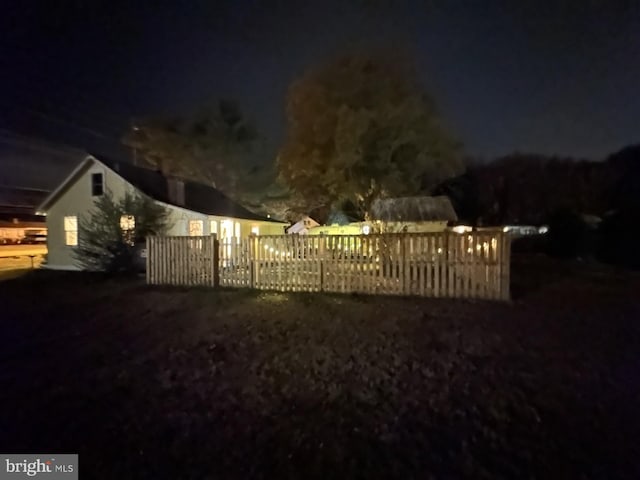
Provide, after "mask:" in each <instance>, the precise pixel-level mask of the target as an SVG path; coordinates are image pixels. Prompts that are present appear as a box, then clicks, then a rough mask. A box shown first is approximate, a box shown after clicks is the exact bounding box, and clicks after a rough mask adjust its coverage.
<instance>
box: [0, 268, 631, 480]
mask: <svg viewBox="0 0 640 480" xmlns="http://www.w3.org/2000/svg"><path fill="white" fill-rule="evenodd" d="M512 279H513V285H512V290H513V295H514V300H513V301H512V302H509V303H499V302H485V301H462V300H435V299H419V298H394V297H366V296H348V295H347V296H340V295H321V294H279V293H267V292H250V291H232V290H222V291H212V290H207V289H183V288H155V287H148V286H146V285H144V284H143V282H142V281H140V280H122V279H106V278H102V277H97V276H91V275H86V274H77V273H76V274H62V273H54V272H34V273H30V274H27V275H24V276H22V277H20V278H17V279H12V280H6V281H3V282H0V302H1V310H0V311H1V313H0V386H1V387H0V451H2V452H7V453H9V452H20V453H26V452H31V453H50V452H51V453H74V452H77V453H79V454H80V476H81V478H105V479H107V478H108V479H128V478H136V479H140V478H153V479H162V478H172V479H188V478H194V479H204V478H242V479H253V478H278V479H287V478H304V479H315V478H317V479H328V478H363V479H364V478H366V479H371V478H399V479H410V478H420V479H422V478H446V479H452V478H474V479H478V478H505V479H513V478H544V479H549V478H572V479H573V478H603V479H614V478H615V479H620V478H640V466H639V464H640V460H639V459H640V436H639V434H640V413H639V412H640V410H639V408H640V407H639V405H640V403H639V400H640V328H639V324H638V322H639V321H640V275H638V274H633V273H630V272H623V271H616V270H613V269H610V268H608V267H603V266H597V265H588V264H578V263H562V262H557V261H551V260H549V259H546V258H544V257H538V258H517V259H515V261H514V266H513V275H512Z"/></svg>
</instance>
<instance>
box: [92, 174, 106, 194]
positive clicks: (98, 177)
mask: <svg viewBox="0 0 640 480" xmlns="http://www.w3.org/2000/svg"><path fill="white" fill-rule="evenodd" d="M103 193H104V181H103V177H102V174H101V173H92V174H91V195H92V196H94V197H99V196H100V195H102V194H103Z"/></svg>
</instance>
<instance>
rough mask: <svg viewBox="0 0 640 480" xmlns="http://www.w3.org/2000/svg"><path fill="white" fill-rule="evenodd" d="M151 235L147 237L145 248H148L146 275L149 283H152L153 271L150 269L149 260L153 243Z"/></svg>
mask: <svg viewBox="0 0 640 480" xmlns="http://www.w3.org/2000/svg"><path fill="white" fill-rule="evenodd" d="M150 240H151V237H149V236H147V238H145V248H146V249H147V258H146V259H145V264H146V265H145V273H146V277H147V285H148V284H150V283H151V271H150V269H151V268H150V263H151V262H150V261H149V256H150V255H149V254H150V253H151V248H149V246H150V245H151V241H150Z"/></svg>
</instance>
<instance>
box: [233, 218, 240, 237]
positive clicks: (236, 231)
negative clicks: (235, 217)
mask: <svg viewBox="0 0 640 480" xmlns="http://www.w3.org/2000/svg"><path fill="white" fill-rule="evenodd" d="M234 226H235V237H236V239H239V238H240V223H239V222H236V224H235V225H234Z"/></svg>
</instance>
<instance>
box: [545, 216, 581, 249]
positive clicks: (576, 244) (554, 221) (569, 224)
mask: <svg viewBox="0 0 640 480" xmlns="http://www.w3.org/2000/svg"><path fill="white" fill-rule="evenodd" d="M589 230H590V229H589V226H588V225H587V224H586V222H585V221H584V220H583V219H582V217H581V216H580V215H579V214H577V213H575V212H573V211H571V210H566V209H560V210H557V211H556V212H554V213H553V214H552V215H551V216H550V217H549V232H548V233H547V248H548V252H549V254H550V255H552V256H554V257H560V258H578V257H584V256H585V255H586V254H587V253H588V251H589V236H590V231H589Z"/></svg>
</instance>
